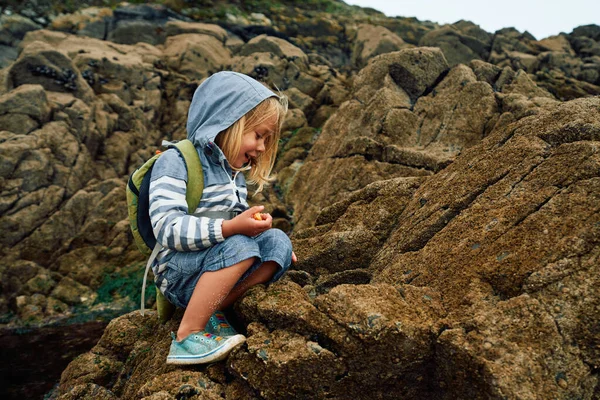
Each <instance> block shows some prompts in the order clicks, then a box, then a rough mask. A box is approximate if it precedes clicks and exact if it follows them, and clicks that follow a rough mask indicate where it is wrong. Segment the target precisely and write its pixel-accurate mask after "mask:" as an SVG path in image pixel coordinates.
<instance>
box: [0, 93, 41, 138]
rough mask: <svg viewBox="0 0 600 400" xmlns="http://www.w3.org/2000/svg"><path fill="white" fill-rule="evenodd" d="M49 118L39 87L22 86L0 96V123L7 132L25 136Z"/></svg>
mask: <svg viewBox="0 0 600 400" xmlns="http://www.w3.org/2000/svg"><path fill="white" fill-rule="evenodd" d="M49 117H50V105H49V104H48V98H47V96H46V92H45V91H44V88H43V87H42V86H40V85H22V86H19V87H17V88H16V89H14V90H12V91H10V92H9V93H7V94H5V95H2V96H0V121H1V122H2V126H3V129H5V130H7V131H10V132H13V133H16V134H21V135H26V134H28V133H29V132H31V131H33V130H35V129H37V128H39V127H40V126H41V125H43V124H44V123H45V122H47V121H48V119H49Z"/></svg>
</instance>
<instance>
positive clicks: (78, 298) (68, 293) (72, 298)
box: [51, 277, 94, 305]
mask: <svg viewBox="0 0 600 400" xmlns="http://www.w3.org/2000/svg"><path fill="white" fill-rule="evenodd" d="M51 295H52V297H55V298H57V299H58V300H61V301H63V302H65V303H67V304H70V305H75V304H81V303H93V301H94V298H93V295H92V291H91V290H90V289H89V288H87V287H85V286H83V285H81V284H79V283H77V282H76V281H74V280H72V279H71V278H68V277H65V278H63V279H62V280H61V281H60V282H59V283H58V285H57V286H56V287H55V288H54V290H53V291H52V293H51Z"/></svg>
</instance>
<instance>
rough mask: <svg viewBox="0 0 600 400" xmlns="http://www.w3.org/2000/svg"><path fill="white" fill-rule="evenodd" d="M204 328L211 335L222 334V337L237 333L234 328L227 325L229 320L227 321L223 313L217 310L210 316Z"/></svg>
mask: <svg viewBox="0 0 600 400" xmlns="http://www.w3.org/2000/svg"><path fill="white" fill-rule="evenodd" d="M205 329H206V331H207V332H210V333H212V334H213V335H218V336H222V337H224V338H228V337H232V336H236V335H239V334H238V333H237V332H236V331H235V329H233V327H232V326H231V325H229V322H227V319H226V318H225V314H223V312H222V311H219V310H217V311H215V312H214V313H213V315H211V316H210V318H209V320H208V323H207V324H206V328H205ZM239 336H243V335H239Z"/></svg>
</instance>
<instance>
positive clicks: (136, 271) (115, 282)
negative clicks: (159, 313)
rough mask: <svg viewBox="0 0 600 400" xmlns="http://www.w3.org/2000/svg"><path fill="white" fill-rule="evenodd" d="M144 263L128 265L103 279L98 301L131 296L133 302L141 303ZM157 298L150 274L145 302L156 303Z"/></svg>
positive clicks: (109, 300) (103, 301)
mask: <svg viewBox="0 0 600 400" xmlns="http://www.w3.org/2000/svg"><path fill="white" fill-rule="evenodd" d="M144 268H145V265H144V264H143V263H137V264H132V265H128V266H126V267H123V268H121V269H118V270H117V271H115V272H113V273H111V274H108V275H106V276H105V277H104V279H103V280H102V284H101V285H100V287H99V288H98V290H97V293H98V297H97V298H96V302H95V303H96V304H98V303H110V302H112V301H115V300H119V299H123V298H129V299H130V300H131V301H132V302H133V304H139V303H140V300H141V292H142V282H143V279H144ZM155 300H156V289H155V286H154V281H153V279H152V277H151V276H150V274H149V276H148V279H147V281H146V291H145V303H146V305H148V306H149V305H151V304H154V302H155Z"/></svg>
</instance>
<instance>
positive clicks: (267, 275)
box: [218, 261, 279, 310]
mask: <svg viewBox="0 0 600 400" xmlns="http://www.w3.org/2000/svg"><path fill="white" fill-rule="evenodd" d="M278 268H279V265H277V263H276V262H275V261H267V262H265V263H263V264H262V265H261V266H260V267H258V268H257V269H256V270H255V271H254V272H253V273H251V274H250V275H249V276H248V277H247V278H246V279H244V280H243V281H242V282H241V283H240V284H239V285H237V286H236V287H234V288H233V289H231V291H230V292H229V294H228V295H227V297H225V299H224V300H223V301H222V302H221V304H220V306H219V307H218V308H219V309H220V310H224V309H226V308H227V307H229V306H230V305H232V304H233V303H235V301H236V300H237V299H239V298H240V297H241V296H242V295H243V294H244V293H246V291H247V290H248V289H250V288H251V287H252V286H254V285H258V284H259V283H265V282H268V281H269V280H270V279H271V278H272V277H273V275H275V272H277V269H278Z"/></svg>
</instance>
